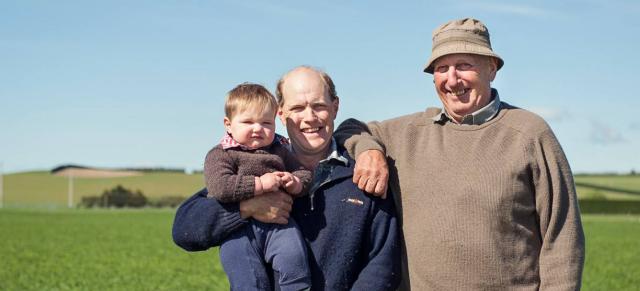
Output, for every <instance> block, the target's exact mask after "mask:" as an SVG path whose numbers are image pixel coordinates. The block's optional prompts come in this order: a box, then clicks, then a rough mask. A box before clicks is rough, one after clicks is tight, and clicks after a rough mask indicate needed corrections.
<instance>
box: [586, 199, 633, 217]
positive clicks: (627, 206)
mask: <svg viewBox="0 0 640 291" xmlns="http://www.w3.org/2000/svg"><path fill="white" fill-rule="evenodd" d="M578 203H579V204H580V213H582V214H640V201H623V200H579V201H578Z"/></svg>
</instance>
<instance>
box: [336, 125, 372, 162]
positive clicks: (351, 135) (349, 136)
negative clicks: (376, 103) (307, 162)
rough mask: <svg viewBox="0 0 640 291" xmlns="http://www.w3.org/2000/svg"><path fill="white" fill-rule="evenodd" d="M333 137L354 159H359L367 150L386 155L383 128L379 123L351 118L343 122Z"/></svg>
mask: <svg viewBox="0 0 640 291" xmlns="http://www.w3.org/2000/svg"><path fill="white" fill-rule="evenodd" d="M333 136H334V137H335V139H336V142H337V143H338V144H341V145H344V147H345V148H346V149H347V152H348V153H349V155H351V156H352V157H356V158H357V157H358V155H360V154H361V153H362V152H364V151H367V150H379V151H381V152H383V153H385V144H384V137H383V134H382V126H381V123H379V122H376V121H374V122H370V123H369V124H364V123H363V122H361V121H359V120H356V119H353V118H349V119H347V120H345V121H344V122H342V123H341V124H340V126H338V129H336V131H335V132H334V134H333Z"/></svg>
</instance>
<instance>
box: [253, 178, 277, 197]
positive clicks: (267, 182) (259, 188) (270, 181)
mask: <svg viewBox="0 0 640 291" xmlns="http://www.w3.org/2000/svg"><path fill="white" fill-rule="evenodd" d="M281 180H282V179H281V178H280V176H279V175H277V174H276V173H266V174H264V175H262V176H260V177H259V178H258V177H256V189H255V190H256V191H255V195H260V194H262V193H265V192H274V191H278V190H279V189H280V185H282V182H281Z"/></svg>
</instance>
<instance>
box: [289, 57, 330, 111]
mask: <svg viewBox="0 0 640 291" xmlns="http://www.w3.org/2000/svg"><path fill="white" fill-rule="evenodd" d="M315 77H317V78H318V80H319V81H321V82H322V83H323V86H324V90H325V93H326V94H327V95H328V96H329V98H331V100H332V101H333V100H336V99H338V94H337V93H336V86H335V85H334V84H333V80H331V77H329V75H328V74H327V73H325V72H324V71H322V70H320V69H317V68H314V67H311V66H298V67H295V68H293V69H291V70H290V71H289V72H287V73H286V74H284V75H283V76H282V77H281V78H280V80H278V84H277V85H276V99H277V100H278V105H279V106H282V104H283V103H284V86H285V83H287V80H288V79H293V78H307V80H312V79H314V78H315ZM292 83H293V82H292ZM296 84H299V82H296ZM292 85H293V84H292Z"/></svg>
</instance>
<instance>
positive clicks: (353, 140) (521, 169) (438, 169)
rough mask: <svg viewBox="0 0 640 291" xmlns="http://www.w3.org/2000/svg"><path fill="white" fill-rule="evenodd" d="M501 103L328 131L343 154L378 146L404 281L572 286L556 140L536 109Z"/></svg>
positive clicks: (567, 197)
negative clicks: (399, 238)
mask: <svg viewBox="0 0 640 291" xmlns="http://www.w3.org/2000/svg"><path fill="white" fill-rule="evenodd" d="M501 106H502V109H501V110H500V112H499V113H498V115H497V116H496V117H495V118H494V119H492V120H491V121H488V122H486V123H484V124H482V125H457V124H455V123H452V122H446V123H444V124H442V123H435V122H434V121H433V120H431V119H430V118H431V117H432V116H434V115H436V114H437V113H438V112H439V111H440V110H439V109H435V108H431V109H429V110H427V111H426V112H420V113H415V114H412V115H407V116H403V117H399V118H395V119H391V120H387V121H383V122H372V123H370V124H369V125H368V126H369V130H370V132H371V133H372V134H373V137H372V136H370V135H368V134H367V133H366V132H362V126H363V125H362V124H361V123H359V122H357V121H355V120H348V121H345V123H343V125H341V127H340V128H339V129H338V131H337V132H336V137H337V139H338V141H339V142H344V143H345V146H346V147H347V149H348V150H349V153H350V154H352V155H353V156H357V155H358V154H359V153H361V152H363V151H364V150H366V149H382V148H381V145H383V146H384V148H385V149H386V153H387V155H388V158H389V162H390V165H389V166H390V167H389V168H390V172H391V177H390V189H391V190H392V191H393V192H394V197H395V198H396V199H397V201H396V205H398V208H399V209H398V211H399V213H400V217H401V219H402V221H401V223H402V224H403V231H404V239H405V244H406V258H408V268H409V277H410V285H411V289H413V290H578V289H580V284H581V277H582V268H583V264H584V234H583V231H582V224H581V222H580V213H579V210H578V201H577V198H576V192H575V186H574V183H573V177H572V174H571V170H570V168H569V165H568V163H567V160H566V158H565V155H564V153H563V151H562V148H561V147H560V144H559V143H558V141H557V140H556V138H555V136H554V134H553V132H552V131H551V129H550V128H549V126H548V125H547V124H546V123H545V122H544V120H542V119H541V118H540V117H538V116H536V115H534V114H532V113H530V112H527V111H525V110H523V109H519V108H515V107H512V106H509V105H508V104H506V103H502V104H501ZM357 133H360V134H357ZM352 134H356V135H353V136H351V135H352ZM347 138H348V139H347ZM405 283H406V277H405ZM403 285H405V284H403Z"/></svg>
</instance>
